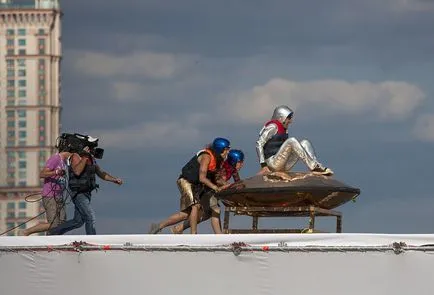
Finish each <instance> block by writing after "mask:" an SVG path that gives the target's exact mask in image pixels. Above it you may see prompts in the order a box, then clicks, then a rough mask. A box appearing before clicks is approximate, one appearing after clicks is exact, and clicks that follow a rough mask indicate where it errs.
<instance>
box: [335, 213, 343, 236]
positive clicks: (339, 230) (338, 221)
mask: <svg viewBox="0 0 434 295" xmlns="http://www.w3.org/2000/svg"><path fill="white" fill-rule="evenodd" d="M336 232H337V233H342V216H336Z"/></svg>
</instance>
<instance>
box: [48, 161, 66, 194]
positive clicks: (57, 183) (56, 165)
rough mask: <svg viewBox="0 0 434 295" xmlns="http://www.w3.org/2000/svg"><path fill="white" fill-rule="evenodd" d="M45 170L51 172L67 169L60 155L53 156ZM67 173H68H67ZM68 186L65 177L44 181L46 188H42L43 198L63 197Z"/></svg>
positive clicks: (55, 177) (50, 178) (53, 177)
mask: <svg viewBox="0 0 434 295" xmlns="http://www.w3.org/2000/svg"><path fill="white" fill-rule="evenodd" d="M45 168H48V169H50V170H56V169H63V170H65V169H66V165H65V161H64V160H62V157H61V156H60V154H58V153H57V154H54V155H52V156H51V157H50V158H49V159H48V160H47V162H46V163H45ZM65 172H66V171H65ZM65 185H66V178H65V176H52V177H47V178H45V179H44V186H43V187H42V196H43V197H56V196H60V195H62V192H63V190H64V188H65Z"/></svg>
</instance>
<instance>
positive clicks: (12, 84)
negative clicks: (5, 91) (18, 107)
mask: <svg viewBox="0 0 434 295" xmlns="http://www.w3.org/2000/svg"><path fill="white" fill-rule="evenodd" d="M7 85H8V87H15V80H8V84H7Z"/></svg>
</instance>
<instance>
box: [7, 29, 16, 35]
mask: <svg viewBox="0 0 434 295" xmlns="http://www.w3.org/2000/svg"><path fill="white" fill-rule="evenodd" d="M6 34H7V35H8V36H13V35H14V34H15V32H14V30H13V29H8V30H7V31H6Z"/></svg>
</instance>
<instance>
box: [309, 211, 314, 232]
mask: <svg viewBox="0 0 434 295" xmlns="http://www.w3.org/2000/svg"><path fill="white" fill-rule="evenodd" d="M314 229H315V207H310V208H309V231H310V232H313V231H314Z"/></svg>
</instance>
